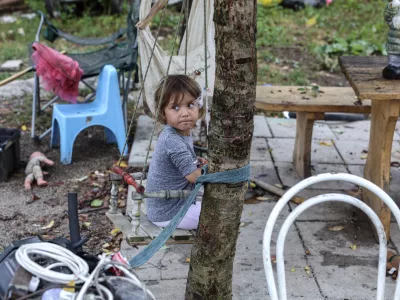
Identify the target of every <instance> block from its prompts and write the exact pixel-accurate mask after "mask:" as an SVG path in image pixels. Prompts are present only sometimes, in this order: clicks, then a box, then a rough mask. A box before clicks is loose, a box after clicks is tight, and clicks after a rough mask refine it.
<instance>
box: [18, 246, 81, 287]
mask: <svg viewBox="0 0 400 300" xmlns="http://www.w3.org/2000/svg"><path fill="white" fill-rule="evenodd" d="M30 255H31V256H32V255H38V256H41V257H50V258H52V259H53V260H55V261H56V263H55V264H53V265H51V266H50V268H53V267H56V266H60V265H63V266H65V267H67V268H68V269H69V270H71V272H72V274H63V273H60V272H55V271H53V270H51V269H48V268H44V267H42V266H41V265H39V264H38V263H36V262H35V261H33V260H32V259H31V258H30ZM15 258H16V259H17V262H18V263H19V264H20V265H21V267H23V268H24V269H25V270H27V271H28V272H30V273H31V274H33V275H35V276H36V277H38V278H40V279H43V280H46V281H48V282H53V283H59V284H68V283H70V282H71V281H73V280H74V281H75V282H76V283H83V282H84V281H85V279H86V278H87V277H88V276H89V266H88V264H87V263H86V261H84V260H83V259H82V258H80V257H79V256H77V255H75V254H74V253H72V252H71V251H69V250H67V249H65V248H63V247H61V246H58V245H56V244H52V243H34V244H26V245H22V246H21V247H19V248H18V250H17V252H16V254H15Z"/></svg>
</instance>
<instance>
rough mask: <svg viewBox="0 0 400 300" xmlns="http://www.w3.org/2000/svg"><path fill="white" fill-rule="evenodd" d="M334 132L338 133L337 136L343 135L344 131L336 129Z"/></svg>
mask: <svg viewBox="0 0 400 300" xmlns="http://www.w3.org/2000/svg"><path fill="white" fill-rule="evenodd" d="M333 131H334V132H336V133H337V134H343V131H342V130H338V129H336V130H333Z"/></svg>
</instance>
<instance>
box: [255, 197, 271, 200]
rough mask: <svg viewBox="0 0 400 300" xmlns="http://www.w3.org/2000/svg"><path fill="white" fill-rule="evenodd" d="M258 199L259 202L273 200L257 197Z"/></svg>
mask: <svg viewBox="0 0 400 300" xmlns="http://www.w3.org/2000/svg"><path fill="white" fill-rule="evenodd" d="M256 199H257V200H260V201H268V200H272V198H268V197H257V198H256Z"/></svg>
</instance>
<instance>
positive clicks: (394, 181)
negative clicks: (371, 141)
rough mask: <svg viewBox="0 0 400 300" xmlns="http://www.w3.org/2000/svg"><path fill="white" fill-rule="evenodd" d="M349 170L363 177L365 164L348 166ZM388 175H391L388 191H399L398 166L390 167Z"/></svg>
mask: <svg viewBox="0 0 400 300" xmlns="http://www.w3.org/2000/svg"><path fill="white" fill-rule="evenodd" d="M348 168H349V171H350V173H351V174H353V175H356V176H360V177H364V168H365V166H356V165H353V166H348ZM390 175H391V180H390V193H389V194H392V193H400V170H399V168H396V167H391V168H390Z"/></svg>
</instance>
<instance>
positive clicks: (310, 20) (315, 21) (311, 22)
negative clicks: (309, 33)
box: [306, 17, 317, 27]
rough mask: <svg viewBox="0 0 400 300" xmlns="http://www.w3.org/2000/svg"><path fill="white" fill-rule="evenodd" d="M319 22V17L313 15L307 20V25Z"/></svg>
mask: <svg viewBox="0 0 400 300" xmlns="http://www.w3.org/2000/svg"><path fill="white" fill-rule="evenodd" d="M316 23H317V17H312V18H310V19H308V20H307V21H306V25H307V27H311V26H314V25H315V24H316Z"/></svg>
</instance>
